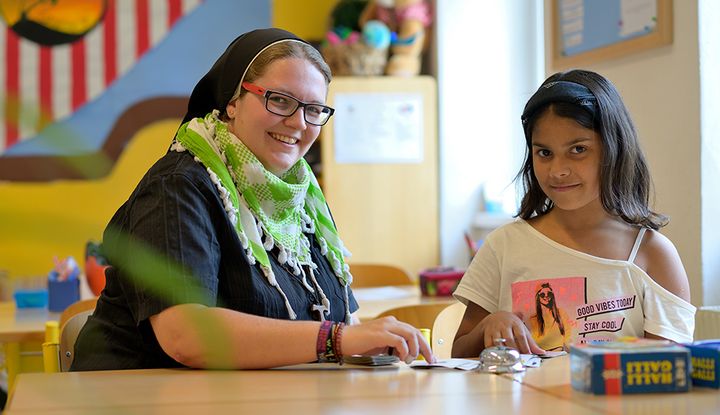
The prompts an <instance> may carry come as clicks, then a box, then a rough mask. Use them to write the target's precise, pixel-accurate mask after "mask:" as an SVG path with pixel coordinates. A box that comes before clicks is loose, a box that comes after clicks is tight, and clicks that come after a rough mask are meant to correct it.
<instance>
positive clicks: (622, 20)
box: [550, 0, 673, 69]
mask: <svg viewBox="0 0 720 415" xmlns="http://www.w3.org/2000/svg"><path fill="white" fill-rule="evenodd" d="M550 4H551V8H552V10H551V13H552V35H553V42H552V55H553V56H552V57H553V59H552V66H553V68H554V69H563V68H570V67H579V66H586V65H590V64H593V63H596V62H600V61H603V60H607V59H613V58H617V57H620V56H626V55H629V54H632V53H637V52H639V51H642V50H646V49H650V48H654V47H659V46H664V45H669V44H671V43H672V37H673V36H672V0H552V1H551V3H550Z"/></svg>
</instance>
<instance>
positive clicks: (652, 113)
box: [545, 0, 720, 305]
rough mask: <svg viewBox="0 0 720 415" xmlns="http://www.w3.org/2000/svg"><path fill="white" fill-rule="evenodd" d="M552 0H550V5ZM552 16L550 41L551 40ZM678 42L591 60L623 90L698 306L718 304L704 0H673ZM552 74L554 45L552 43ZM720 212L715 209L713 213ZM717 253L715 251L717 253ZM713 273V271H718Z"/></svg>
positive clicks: (547, 0)
mask: <svg viewBox="0 0 720 415" xmlns="http://www.w3.org/2000/svg"><path fill="white" fill-rule="evenodd" d="M550 1H551V0H545V5H546V10H547V9H548V7H549V5H550ZM549 18H550V16H546V18H545V22H546V39H549V38H550V32H549V30H550V27H551V26H550V20H549ZM673 25H674V30H673V42H672V44H671V45H669V46H664V47H660V48H655V49H651V50H647V51H643V52H639V53H634V54H633V55H631V56H627V57H623V58H618V59H612V60H608V61H605V62H601V63H597V64H593V65H588V66H586V68H587V69H590V70H593V71H596V72H599V73H601V74H603V75H605V76H606V77H608V78H609V79H610V80H611V81H612V82H614V83H615V85H616V86H617V88H618V89H619V91H620V93H621V95H622V96H623V99H624V101H625V104H626V105H627V107H628V109H629V111H630V113H631V115H632V116H633V119H634V121H635V123H636V127H637V129H638V133H639V135H640V140H641V144H642V145H643V149H644V151H645V154H646V156H647V158H648V163H649V166H650V171H651V173H652V176H653V180H654V183H655V205H654V206H655V209H656V210H657V211H660V212H662V213H665V214H667V215H669V216H670V224H669V225H668V226H667V227H665V228H664V229H663V230H662V233H663V234H664V235H666V236H667V237H668V238H670V239H671V240H672V241H673V242H674V243H675V246H676V247H677V249H678V252H679V253H680V256H681V258H682V260H683V263H684V265H685V269H686V270H687V273H688V277H689V280H690V286H691V287H690V288H691V294H692V301H693V303H694V304H696V305H700V304H718V303H720V297H719V296H718V295H717V293H713V294H712V295H710V292H709V291H707V286H708V285H710V284H711V283H712V282H715V285H717V281H716V280H715V278H716V275H717V274H716V273H714V272H711V270H709V269H706V270H704V269H703V266H702V262H703V261H702V255H701V252H702V248H703V247H702V231H703V228H702V220H701V218H702V213H703V212H702V210H703V209H702V196H701V182H702V172H701V151H700V149H701V131H700V126H701V117H700V114H701V112H700V87H701V85H700V68H699V48H698V1H697V0H683V1H674V2H673ZM546 50H547V52H548V53H546V57H547V62H548V64H547V67H546V71H547V73H548V74H550V73H552V72H555V71H554V70H553V68H551V67H550V64H549V62H551V59H550V58H551V56H550V51H551V49H550V44H549V43H546ZM715 216H717V214H716V215H715ZM715 252H717V250H715ZM713 274H715V275H713Z"/></svg>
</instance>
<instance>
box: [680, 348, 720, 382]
mask: <svg viewBox="0 0 720 415" xmlns="http://www.w3.org/2000/svg"><path fill="white" fill-rule="evenodd" d="M685 347H687V348H688V349H690V358H691V361H692V375H691V376H692V384H693V386H704V387H709V388H715V389H720V340H703V341H697V342H694V343H689V344H686V345H685Z"/></svg>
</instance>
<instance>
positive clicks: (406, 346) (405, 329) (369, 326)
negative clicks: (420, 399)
mask: <svg viewBox="0 0 720 415" xmlns="http://www.w3.org/2000/svg"><path fill="white" fill-rule="evenodd" d="M390 347H392V348H393V349H394V354H395V355H396V356H397V357H399V358H400V360H403V361H404V362H405V363H408V364H409V363H410V362H412V361H413V360H415V359H416V358H417V357H418V354H422V355H423V356H425V360H427V361H428V362H429V363H435V356H433V354H432V350H431V349H430V345H429V344H428V342H427V341H426V340H425V338H424V337H423V335H422V333H420V331H419V330H418V329H416V328H415V327H413V326H411V325H409V324H407V323H403V322H401V321H398V320H397V319H396V318H395V317H392V316H389V317H383V318H379V319H376V320H371V321H368V322H367V323H362V324H354V325H351V326H346V327H345V329H344V331H343V335H342V352H343V354H345V355H374V354H380V353H386V352H387V351H388V348H390Z"/></svg>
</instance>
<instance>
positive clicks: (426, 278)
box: [420, 268, 465, 297]
mask: <svg viewBox="0 0 720 415" xmlns="http://www.w3.org/2000/svg"><path fill="white" fill-rule="evenodd" d="M464 274H465V270H462V269H458V268H431V269H427V270H425V271H423V272H421V273H420V290H421V291H422V295H426V296H430V297H447V296H451V295H452V293H453V291H455V287H457V285H458V283H459V282H460V279H462V276H463V275H464Z"/></svg>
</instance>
